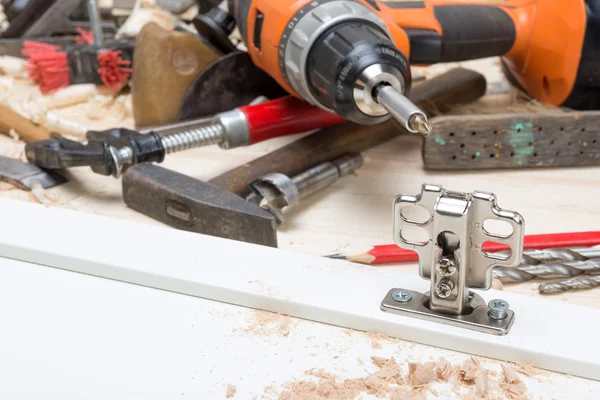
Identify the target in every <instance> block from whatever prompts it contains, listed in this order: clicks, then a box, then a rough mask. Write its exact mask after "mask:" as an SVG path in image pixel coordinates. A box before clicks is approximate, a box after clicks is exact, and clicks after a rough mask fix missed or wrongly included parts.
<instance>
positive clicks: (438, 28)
mask: <svg viewBox="0 0 600 400" xmlns="http://www.w3.org/2000/svg"><path fill="white" fill-rule="evenodd" d="M527 3H531V2H530V1H528V2H523V1H522V0H508V1H503V2H498V4H491V3H490V2H482V1H477V0H474V1H470V2H464V1H463V2H455V1H448V0H433V1H427V2H423V3H421V2H414V3H408V4H406V3H393V2H389V3H386V2H384V6H383V7H387V10H383V11H382V14H385V13H386V12H388V11H389V13H390V14H393V19H394V21H395V22H396V23H397V24H398V25H399V26H400V27H402V28H403V29H404V31H405V33H406V34H407V35H408V37H409V41H410V61H411V63H416V64H434V63H438V62H450V61H463V60H471V59H476V58H483V57H492V56H501V55H504V54H506V53H508V52H509V51H510V50H511V48H512V47H513V45H514V43H515V41H516V38H517V21H518V18H519V17H521V16H522V15H523V14H524V13H525V14H526V15H529V14H528V10H527V7H526V6H527V5H528V4H527Z"/></svg>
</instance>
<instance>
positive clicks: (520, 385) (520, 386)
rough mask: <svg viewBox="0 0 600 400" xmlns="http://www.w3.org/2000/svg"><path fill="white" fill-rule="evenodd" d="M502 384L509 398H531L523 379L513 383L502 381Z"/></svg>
mask: <svg viewBox="0 0 600 400" xmlns="http://www.w3.org/2000/svg"><path fill="white" fill-rule="evenodd" d="M500 386H501V387H502V389H503V390H504V395H505V396H506V397H507V398H509V399H514V400H525V399H529V398H531V396H530V394H529V392H528V391H527V386H526V385H525V383H524V382H523V381H518V382H515V383H512V384H511V383H508V382H502V383H501V384H500Z"/></svg>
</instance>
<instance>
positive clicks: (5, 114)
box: [0, 104, 51, 142]
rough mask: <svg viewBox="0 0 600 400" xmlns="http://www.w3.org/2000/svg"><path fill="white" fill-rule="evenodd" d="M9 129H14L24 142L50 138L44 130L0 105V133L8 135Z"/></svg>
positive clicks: (5, 106)
mask: <svg viewBox="0 0 600 400" xmlns="http://www.w3.org/2000/svg"><path fill="white" fill-rule="evenodd" d="M11 129H14V130H15V132H17V133H18V134H19V138H20V139H21V140H22V141H24V142H35V141H38V140H46V139H49V138H50V136H51V135H50V132H49V131H48V130H46V129H45V128H43V127H41V126H38V125H36V124H34V123H33V122H31V121H30V120H28V119H27V118H25V117H23V116H22V115H20V114H19V113H17V112H15V111H13V110H12V109H11V108H10V107H8V106H7V105H4V104H0V132H1V133H4V134H5V135H8V133H9V132H10V130H11Z"/></svg>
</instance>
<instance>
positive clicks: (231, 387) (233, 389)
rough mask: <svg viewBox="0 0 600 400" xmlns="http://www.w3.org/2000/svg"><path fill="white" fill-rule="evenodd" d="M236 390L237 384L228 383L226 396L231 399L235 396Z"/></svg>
mask: <svg viewBox="0 0 600 400" xmlns="http://www.w3.org/2000/svg"><path fill="white" fill-rule="evenodd" d="M236 392H237V387H235V385H227V393H226V394H225V397H226V398H228V399H230V398H232V397H233V396H235V394H236Z"/></svg>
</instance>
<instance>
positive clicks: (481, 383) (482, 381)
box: [475, 369, 490, 397]
mask: <svg viewBox="0 0 600 400" xmlns="http://www.w3.org/2000/svg"><path fill="white" fill-rule="evenodd" d="M489 377H490V374H489V372H488V371H487V370H485V369H484V370H481V372H480V374H479V375H477V376H476V377H475V391H476V392H477V394H478V395H479V396H481V397H485V395H486V394H487V391H488V383H489Z"/></svg>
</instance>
